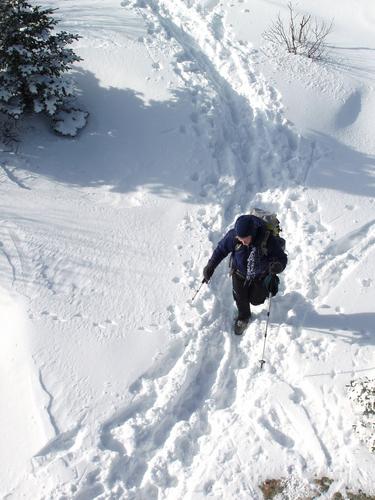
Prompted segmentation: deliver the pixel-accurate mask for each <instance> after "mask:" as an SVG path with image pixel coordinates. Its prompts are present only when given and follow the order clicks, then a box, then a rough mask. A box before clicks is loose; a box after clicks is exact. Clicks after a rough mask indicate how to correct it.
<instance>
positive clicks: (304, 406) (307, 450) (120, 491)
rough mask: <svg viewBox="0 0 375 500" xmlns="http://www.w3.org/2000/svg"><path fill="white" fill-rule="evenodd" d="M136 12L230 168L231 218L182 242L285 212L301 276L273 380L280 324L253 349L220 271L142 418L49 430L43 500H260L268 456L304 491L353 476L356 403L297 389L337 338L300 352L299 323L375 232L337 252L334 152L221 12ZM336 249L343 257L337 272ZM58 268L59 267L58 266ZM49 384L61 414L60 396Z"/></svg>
mask: <svg viewBox="0 0 375 500" xmlns="http://www.w3.org/2000/svg"><path fill="white" fill-rule="evenodd" d="M123 3H124V5H125V6H128V8H132V9H135V11H136V12H137V13H138V14H140V15H141V16H143V17H144V19H145V21H146V24H147V26H148V29H149V35H147V36H146V37H145V38H144V43H145V44H146V45H147V47H148V50H149V52H150V54H153V52H154V51H155V52H156V51H157V50H160V47H168V50H172V51H173V52H174V54H175V67H174V71H175V72H176V73H177V74H178V75H179V77H180V79H181V82H182V84H183V85H184V86H185V87H186V89H189V92H190V94H191V101H192V103H193V106H194V109H195V111H194V112H193V113H192V115H191V121H192V126H193V129H194V130H195V133H196V135H197V136H199V137H201V138H202V140H207V141H208V142H209V144H210V145H211V149H212V151H213V157H214V158H215V162H214V163H213V165H212V168H211V169H202V170H201V171H200V172H199V175H198V174H197V177H196V179H195V180H196V181H197V182H199V183H200V186H201V192H202V193H203V194H206V195H210V199H212V198H214V199H216V204H212V205H208V206H207V209H202V210H201V211H200V212H199V213H198V217H197V219H196V220H192V219H191V218H189V217H188V216H187V217H186V218H185V220H184V221H183V222H182V224H181V227H180V228H179V230H181V231H184V232H185V233H186V234H187V239H188V237H189V233H191V234H193V233H196V232H198V231H199V227H200V226H201V227H204V228H206V229H208V228H211V227H213V228H214V231H213V232H212V239H213V241H217V237H218V235H219V234H221V233H223V232H224V231H225V230H226V229H227V227H228V226H229V225H230V224H231V223H232V222H233V219H234V217H235V216H236V215H237V214H239V213H241V212H246V211H247V210H248V209H249V207H250V206H251V205H257V204H264V205H266V206H268V207H271V208H273V209H274V210H275V211H277V213H278V214H279V215H280V219H281V220H282V221H283V227H284V230H285V237H286V240H287V242H288V250H289V256H290V264H289V266H288V277H286V278H285V279H286V285H285V290H283V291H284V296H283V297H281V298H280V300H279V301H275V306H274V307H275V309H274V312H273V315H274V316H273V317H274V322H275V324H274V325H272V328H271V331H270V335H269V337H270V338H271V339H272V342H270V343H269V344H268V346H267V349H268V350H267V352H266V355H267V359H268V362H267V364H266V367H265V373H266V376H264V375H262V374H261V373H260V372H259V371H258V357H259V355H260V352H261V347H262V341H263V339H262V335H261V332H262V328H263V327H264V320H265V313H264V312H259V313H256V315H255V319H254V321H253V322H252V324H251V325H250V327H249V328H248V330H247V332H246V334H245V336H244V337H243V338H240V339H237V338H234V337H233V336H232V334H231V328H232V314H233V313H232V311H233V306H232V299H231V293H230V284H229V283H228V280H227V277H226V276H223V274H224V273H222V272H220V271H219V270H218V271H217V272H216V275H215V278H214V280H213V284H212V285H211V287H212V290H209V289H207V288H205V289H203V290H202V291H201V294H200V295H199V296H198V297H197V299H196V303H195V305H194V307H191V305H190V304H189V305H187V306H186V307H185V308H178V307H175V306H174V305H173V304H171V305H170V307H169V321H170V330H171V332H172V334H173V336H172V337H171V341H170V345H169V349H168V351H167V352H165V353H163V354H161V355H160V356H159V358H158V359H156V360H155V363H154V365H153V366H152V368H151V369H150V370H149V371H148V372H147V373H145V374H144V375H143V376H142V377H141V378H139V379H138V380H137V381H136V382H135V383H134V384H133V385H132V386H131V387H130V389H129V396H130V402H129V403H128V404H127V405H125V406H124V407H123V408H122V409H119V410H117V411H116V412H115V413H114V414H112V415H109V417H108V418H107V419H106V420H105V421H104V422H101V423H100V422H99V423H92V422H91V423H90V424H88V423H87V422H79V423H77V426H76V427H74V428H73V429H71V430H68V431H66V432H64V433H61V434H58V429H57V424H56V423H54V420H53V416H52V415H50V418H51V423H52V426H53V427H54V429H55V431H56V434H57V436H56V438H54V439H53V440H51V441H50V442H49V443H47V444H46V446H45V447H44V448H43V449H42V450H40V452H39V453H38V454H37V455H36V457H35V458H34V461H33V462H34V476H35V478H36V479H39V480H40V482H41V483H43V482H44V489H43V498H49V499H52V498H56V499H57V498H75V499H77V500H78V499H80V500H83V499H88V498H90V499H93V498H102V499H109V498H110V499H116V498H118V499H127V498H129V499H137V500H138V499H153V498H155V499H157V498H181V499H182V498H198V496H199V495H201V496H205V495H212V497H213V498H224V497H225V498H236V499H237V498H251V499H255V498H258V497H259V496H260V492H259V490H258V488H257V484H259V483H260V482H261V481H260V479H262V478H263V479H265V478H266V477H265V476H264V473H265V471H266V473H267V470H270V468H268V469H267V459H269V457H275V459H274V461H275V463H276V464H277V463H281V464H282V466H281V468H280V469H278V468H277V465H275V466H274V467H273V468H271V470H272V471H273V472H274V473H275V474H276V475H277V474H283V473H284V474H285V468H284V466H285V464H289V463H296V464H298V465H297V466H296V467H295V468H294V469H293V468H289V469H288V472H289V473H290V474H291V475H293V474H295V475H296V476H298V475H300V476H302V477H311V476H313V474H314V473H319V472H321V471H322V472H323V471H325V473H326V471H327V470H331V471H332V472H334V471H336V470H338V471H339V470H340V466H339V465H337V460H336V457H335V453H336V452H337V451H338V450H339V448H340V446H342V445H343V444H345V443H341V442H339V443H332V442H330V443H326V442H325V437H326V436H328V435H329V433H328V432H327V433H325V429H326V428H327V427H331V428H332V426H337V427H338V428H339V429H340V430H341V431H342V434H343V435H344V436H346V439H349V435H350V427H348V423H347V422H343V421H342V419H341V420H340V418H341V417H340V414H341V411H340V409H338V408H337V407H338V406H340V405H342V403H341V402H340V401H334V405H332V398H334V397H335V396H334V394H333V393H332V390H331V389H330V388H329V387H328V386H327V387H324V386H322V387H323V389H322V390H323V393H322V392H321V390H320V388H319V387H318V388H316V391H315V393H314V391H309V396H307V390H306V389H305V388H304V387H306V388H310V387H311V383H310V382H309V383H307V382H306V381H305V380H304V374H305V370H304V369H301V371H302V373H301V375H300V377H299V378H297V379H296V375H295V373H297V372H298V371H297V370H296V369H292V368H291V367H290V365H293V366H295V365H298V366H299V365H300V364H301V366H303V361H302V357H306V358H309V359H312V360H314V359H320V358H323V357H324V356H325V355H326V353H327V352H329V350H330V348H331V343H332V340H331V339H329V338H328V337H326V338H322V337H319V338H318V337H317V338H315V340H311V341H310V342H306V341H305V340H304V339H301V338H300V335H301V327H302V326H303V317H302V318H301V314H298V311H299V312H302V316H303V312H304V311H305V309H306V302H305V300H306V299H304V297H307V299H308V301H310V302H313V301H314V299H316V298H317V297H318V296H321V294H322V292H323V295H324V292H325V290H326V289H327V291H328V289H331V288H332V287H334V286H337V284H338V280H339V279H341V277H342V275H343V274H344V273H345V272H349V271H350V270H351V269H352V268H353V266H355V264H356V262H357V261H358V259H359V257H360V256H361V255H363V252H366V250H368V249H370V247H371V245H373V243H374V221H371V222H369V223H368V224H366V225H364V226H363V227H361V228H359V229H358V231H356V232H354V233H350V234H348V235H346V236H345V237H343V238H342V239H341V240H339V241H335V242H334V243H330V237H329V235H328V230H327V228H325V227H324V226H323V225H322V223H321V221H320V215H319V206H318V205H317V204H316V202H314V201H313V200H311V199H309V196H308V193H306V189H305V187H304V182H305V181H306V178H307V176H308V172H309V170H310V169H311V168H312V167H313V165H314V162H315V161H317V160H318V159H319V154H320V153H319V150H318V148H317V146H316V145H314V144H310V143H308V142H307V141H305V140H304V139H303V138H301V137H298V136H297V135H296V133H295V132H294V131H293V130H292V129H290V128H289V126H288V124H287V123H286V122H285V120H284V119H283V115H282V107H281V104H280V99H279V96H278V94H277V93H276V91H275V90H274V89H272V88H271V87H269V86H268V85H267V84H266V82H265V81H264V80H263V78H262V77H261V76H260V75H259V74H257V73H256V72H255V70H254V69H253V68H252V65H251V56H252V49H251V47H248V46H245V45H240V44H238V43H235V42H233V41H232V40H231V39H230V37H229V36H228V35H227V32H226V27H225V22H224V19H223V15H224V14H223V11H222V10H221V7H220V5H219V2H218V1H211V2H205V8H204V9H198V7H197V6H198V5H199V4H198V3H196V2H191V1H190V2H188V1H187V0H186V1H182V0H161V1H159V2H156V1H153V0H143V1H138V2H123ZM156 63H157V60H156V59H155V64H156ZM3 168H4V167H3ZM7 175H9V174H8V173H7ZM11 180H12V181H13V182H14V179H13V178H11ZM19 186H20V187H25V186H23V185H21V184H19ZM4 228H5V229H4ZM14 233H15V230H13V229H7V226H6V225H5V226H3V233H2V235H1V238H0V239H1V246H0V250H1V252H2V254H3V257H4V258H5V261H6V264H7V265H8V266H10V267H11V275H12V276H13V278H12V279H13V281H14V280H15V279H16V278H17V277H18V275H19V274H20V273H22V272H25V271H21V268H22V267H25V266H27V265H28V264H27V263H26V259H24V258H23V257H22V256H21V255H22V250H20V249H21V247H22V245H21V243H15V239H14V238H13V239H12V237H11V234H14ZM12 241H13V246H12ZM322 247H323V248H325V254H326V255H328V256H327V257H326V258H325V259H323V261H322V258H321V255H320V252H319V249H321V248H322ZM11 248H12V249H11ZM42 255H43V249H41V248H38V249H36V250H35V254H34V256H32V257H31V259H32V269H34V273H35V275H34V277H33V279H34V280H37V281H39V282H40V283H41V286H45V287H47V288H49V289H52V291H53V290H55V292H56V293H57V291H58V290H57V289H56V287H58V286H59V284H58V282H57V280H56V279H55V277H56V270H55V271H54V272H52V273H51V272H50V271H51V270H49V269H48V268H46V267H45V266H44V264H43V262H44V260H43V257H42ZM205 257H207V256H204V258H205ZM204 258H203V257H202V256H199V257H198V258H193V257H192V258H191V260H190V261H186V263H185V274H184V276H183V278H182V279H181V281H182V282H184V283H186V284H187V285H189V286H190V287H192V285H193V284H194V283H192V278H191V276H192V275H193V276H195V277H196V278H197V280H198V278H199V275H200V271H201V270H200V266H201V264H202V260H204ZM49 260H51V259H49ZM53 260H55V262H56V267H57V268H58V266H59V259H58V256H57V255H56V256H55V258H54V259H53ZM311 269H313V272H311ZM50 275H52V276H54V279H53V280H51V279H50V278H49V276H50ZM61 287H64V283H63V280H62V284H61ZM289 289H290V290H293V292H288V290H289ZM60 291H61V290H60ZM67 293H68V291H67ZM296 311H297V312H296ZM42 314H43V313H42ZM46 314H47V312H46ZM291 317H295V318H296V317H299V319H298V322H297V320H296V321H294V322H290V321H289V319H290V318H291ZM271 343H272V344H273V345H272V346H271V345H270V344H271ZM290 344H292V347H290ZM333 376H334V374H332V377H333ZM40 381H41V385H42V386H43V389H44V391H45V392H46V393H47V394H48V395H49V398H50V403H49V406H48V408H47V410H48V412H49V413H50V409H51V405H52V402H53V397H52V395H51V393H50V392H49V391H47V389H46V388H45V387H44V385H43V382H42V379H41V380H40ZM322 398H323V401H324V410H325V413H324V411H323V410H322V408H321V399H322ZM328 401H330V403H328ZM330 407H334V408H336V409H337V415H336V412H331V410H330V409H329V408H330ZM319 412H320V413H322V414H323V417H322V416H321V415H320V417H319V415H318V413H319ZM218 437H220V439H219V440H218ZM244 450H246V452H247V455H245V454H244ZM245 457H247V458H246V460H245ZM249 457H250V460H249ZM291 457H293V460H292V459H290V458H291ZM342 461H343V463H344V461H345V457H343V458H342ZM333 465H334V466H333ZM332 467H333V468H332ZM68 471H69V472H68ZM217 471H221V472H220V473H218V472H217ZM51 478H53V479H52V480H51Z"/></svg>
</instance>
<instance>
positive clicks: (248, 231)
mask: <svg viewBox="0 0 375 500" xmlns="http://www.w3.org/2000/svg"><path fill="white" fill-rule="evenodd" d="M234 231H235V233H236V236H237V239H238V240H239V241H240V242H241V243H242V244H243V245H246V246H247V245H250V243H251V242H252V240H253V239H254V237H255V235H256V233H257V226H256V224H255V223H254V221H253V218H252V216H251V215H241V216H240V217H238V219H237V220H236V223H235V225H234Z"/></svg>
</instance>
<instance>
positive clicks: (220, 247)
mask: <svg viewBox="0 0 375 500" xmlns="http://www.w3.org/2000/svg"><path fill="white" fill-rule="evenodd" d="M233 242H234V230H233V229H231V230H230V231H228V232H227V234H226V235H225V236H224V238H222V239H221V240H220V241H219V243H218V244H217V245H216V248H215V250H214V251H213V253H212V255H211V257H210V259H209V261H208V262H207V265H206V267H205V268H204V269H203V277H204V279H205V281H206V282H207V283H208V282H209V281H210V279H211V276H212V275H213V274H214V271H215V269H216V268H217V266H218V265H219V264H220V262H221V261H222V260H223V259H225V257H226V256H227V255H228V254H229V253H230V252H232V251H233Z"/></svg>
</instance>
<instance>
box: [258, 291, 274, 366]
mask: <svg viewBox="0 0 375 500" xmlns="http://www.w3.org/2000/svg"><path fill="white" fill-rule="evenodd" d="M271 299H272V293H271V292H270V294H269V296H268V300H269V306H268V312H267V323H266V331H265V332H264V343H263V353H262V359H260V360H259V363H260V369H262V368H263V365H264V364H265V362H266V361H265V359H264V351H265V349H266V338H267V330H268V324H269V322H270V312H271Z"/></svg>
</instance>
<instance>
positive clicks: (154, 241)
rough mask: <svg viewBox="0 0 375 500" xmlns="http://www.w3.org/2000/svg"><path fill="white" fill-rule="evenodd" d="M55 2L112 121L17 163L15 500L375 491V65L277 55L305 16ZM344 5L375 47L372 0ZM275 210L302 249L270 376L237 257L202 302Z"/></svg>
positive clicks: (7, 422)
mask: <svg viewBox="0 0 375 500" xmlns="http://www.w3.org/2000/svg"><path fill="white" fill-rule="evenodd" d="M42 3H43V5H53V6H56V5H58V7H59V8H60V10H59V14H58V15H59V17H61V20H62V21H61V27H63V28H64V29H67V30H71V31H74V32H76V31H77V32H79V33H80V35H82V38H81V40H80V41H79V42H78V43H77V45H76V50H77V52H78V53H79V55H80V56H81V57H83V58H84V62H83V63H82V66H81V67H80V68H77V74H76V78H77V82H78V84H79V86H80V88H81V90H82V96H81V97H80V100H81V103H83V104H84V106H85V107H86V108H87V109H88V110H89V111H90V119H89V125H88V127H87V128H86V129H85V130H84V131H83V132H82V134H81V135H80V136H79V137H78V138H77V139H72V140H65V139H64V140H63V139H61V138H58V137H55V136H53V135H51V134H50V132H49V131H48V130H47V128H46V127H45V124H44V123H43V122H42V121H35V120H34V119H32V120H29V121H28V122H27V123H24V125H23V129H22V137H23V140H22V143H21V145H20V147H19V149H18V151H17V154H15V153H14V151H11V150H8V151H3V152H1V153H0V166H1V168H0V170H1V180H2V184H1V186H0V188H1V218H2V224H1V233H0V241H1V246H0V250H1V253H0V270H1V276H2V288H1V289H0V297H1V302H2V304H3V306H2V310H3V311H4V312H3V314H2V317H1V320H0V326H1V331H2V337H3V340H2V358H3V361H2V366H3V367H4V368H2V370H3V372H4V374H3V376H2V386H1V393H0V395H1V401H2V403H3V402H5V401H7V402H8V406H6V405H5V404H4V403H3V404H2V410H1V420H0V421H1V423H2V429H3V430H4V431H5V432H4V435H5V436H6V441H4V444H3V443H1V444H2V446H1V449H2V450H4V449H11V450H13V451H12V453H11V454H3V453H2V455H1V459H2V467H1V471H2V472H1V481H0V484H1V486H0V488H1V490H0V491H1V494H2V495H3V496H7V498H11V499H18V498H30V499H35V498H45V499H52V498H56V499H58V498H59V499H60V498H74V499H93V498H101V499H112V498H113V499H114V498H119V499H122V498H124V499H125V498H134V499H152V498H170V499H176V498H179V499H180V498H181V499H182V498H191V499H197V498H203V497H205V496H209V497H211V498H218V499H219V498H228V499H232V498H233V499H234V498H236V499H237V498H249V499H257V498H262V493H261V490H260V489H259V485H260V484H261V483H262V482H263V481H264V480H266V479H273V478H287V479H288V485H287V489H286V490H285V492H284V496H286V497H287V498H297V497H298V496H300V495H303V494H306V495H307V494H308V491H309V487H310V486H309V485H311V484H313V480H314V478H316V477H321V476H328V477H330V478H332V480H333V483H332V484H331V486H330V490H329V492H328V495H331V496H332V494H333V493H334V492H336V491H339V490H342V491H343V490H344V489H345V487H346V486H347V487H349V488H351V489H352V490H358V489H359V488H362V489H363V490H365V491H367V492H368V493H372V494H374V493H375V491H374V489H373V485H372V479H371V478H372V471H373V468H374V466H375V457H374V456H373V455H371V453H370V452H369V451H368V450H367V449H366V447H365V445H363V444H362V443H361V442H360V441H359V439H358V437H357V436H356V435H355V433H354V432H353V429H352V426H353V425H354V424H355V423H356V415H355V412H354V411H353V408H352V407H351V403H350V401H349V399H348V398H347V397H346V392H347V390H346V385H347V384H348V383H349V382H350V380H351V379H353V378H357V377H358V376H362V375H369V376H371V375H372V376H373V375H374V370H375V368H374V366H375V363H374V342H373V324H374V316H375V313H374V308H373V271H374V267H373V255H374V254H373V252H374V247H373V242H374V215H373V214H374V211H373V208H374V207H373V200H374V197H373V195H374V192H373V176H374V142H373V139H372V137H371V133H370V125H371V122H370V117H371V113H370V111H369V109H368V108H369V106H370V105H371V103H372V102H373V95H372V94H371V90H372V82H373V73H372V69H371V58H370V57H368V59H366V60H365V61H363V60H362V62H361V64H362V65H363V66H361V68H366V71H367V72H366V75H365V76H364V75H363V71H362V70H361V71H358V72H355V73H354V72H353V74H349V75H348V74H344V73H343V72H342V71H340V68H338V69H337V67H336V68H335V67H331V66H328V65H327V64H326V65H322V64H319V65H317V64H313V63H307V62H306V61H304V60H301V59H297V58H294V59H292V58H291V57H288V56H283V55H282V54H281V53H279V52H278V51H276V50H275V49H273V48H272V47H269V46H267V45H264V44H263V42H262V41H261V38H260V34H261V32H262V30H263V29H264V28H265V27H266V26H267V25H268V24H269V22H270V20H271V19H272V17H274V16H275V15H277V12H278V9H279V8H280V9H282V8H284V3H280V6H279V5H278V4H277V5H274V2H261V1H260V0H259V1H253V2H246V0H244V1H238V2H233V3H232V4H225V5H223V4H221V3H220V2H218V1H215V0H206V1H203V0H202V1H198V0H190V1H188V0H142V1H140V0H139V1H124V2H122V4H120V2H118V1H117V0H106V1H105V2H103V1H99V0H96V1H94V2H92V1H90V2H88V1H87V0H80V1H79V2H77V1H75V2H73V1H72V0H59V1H58V2H47V1H43V2H42ZM335 3H336V2H335ZM343 3H344V4H345V8H343V9H342V10H340V17H339V28H338V30H337V32H336V33H335V34H336V36H337V41H332V44H334V45H335V46H336V51H337V50H343V51H349V52H350V51H352V52H353V51H354V50H355V49H356V48H358V51H359V52H360V53H361V54H363V53H365V54H367V53H370V49H371V47H367V44H369V45H371V43H372V40H373V38H372V36H373V35H372V32H371V31H370V27H369V26H368V23H369V19H370V18H371V16H373V17H374V8H373V6H372V5H371V3H369V2H367V1H365V0H361V2H359V4H360V7H361V8H360V9H358V10H356V11H355V12H353V9H352V8H351V6H350V2H349V1H346V2H343ZM303 5H305V6H306V8H308V9H312V11H313V13H316V14H317V15H325V16H327V17H330V16H331V14H332V13H331V8H330V10H329V11H328V10H327V11H325V10H324V4H323V2H315V3H314V5H313V4H312V2H308V1H307V0H306V1H305V2H303ZM337 5H338V3H336V7H337ZM340 5H341V3H340ZM362 13H363V14H362ZM248 18H250V20H251V21H250V23H249V25H248V24H247V19H248ZM351 18H353V21H352V22H353V23H354V26H356V27H357V29H356V33H357V38H356V37H355V36H354V35H351V38H350V40H349V39H348V38H346V31H345V27H346V26H348V23H349V22H350V21H351ZM361 36H363V37H364V41H362V39H361ZM346 44H350V48H347V49H343V48H342V49H339V47H346ZM361 47H362V48H361ZM363 47H365V48H363ZM343 54H344V52H343ZM345 54H347V52H346V53H345ZM345 54H344V55H343V56H341V57H342V58H343V60H345V57H346V56H345ZM341 63H342V60H341ZM342 64H343V63H342ZM358 64H359V63H358ZM367 64H368V66H367ZM348 66H349V65H348ZM348 72H349V70H348V71H347V73H348ZM264 75H265V76H264ZM276 89H280V91H281V93H280V92H279V91H278V90H276ZM284 105H285V106H286V108H284V107H283V106H284ZM319 117H322V119H320V118H319ZM291 122H294V123H295V126H293V124H292V123H291ZM253 205H259V206H262V207H265V208H271V209H273V210H275V211H277V213H278V214H279V216H280V220H281V221H282V225H283V228H284V233H285V237H286V239H287V246H288V252H289V265H288V268H287V271H286V272H285V273H284V275H283V280H282V287H281V293H280V294H279V295H278V296H277V298H276V299H275V301H274V303H273V310H272V317H271V323H272V324H271V330H270V332H269V338H268V340H269V343H268V346H267V351H266V359H267V364H266V366H265V369H264V370H263V372H260V371H259V364H258V359H259V357H260V354H261V349H262V342H263V338H262V333H263V329H264V325H265V319H266V305H265V306H263V307H259V308H257V310H256V311H255V315H254V321H253V322H252V324H251V325H250V327H249V328H248V330H247V332H246V334H245V336H244V337H243V338H240V339H238V338H234V337H233V335H232V333H231V329H232V319H233V314H234V310H233V303H232V298H231V289H230V283H229V280H228V277H227V272H226V271H227V270H226V266H225V264H222V265H221V267H220V268H219V269H218V270H217V271H216V273H215V276H214V278H213V279H212V283H210V286H209V287H206V286H205V287H204V288H203V289H202V291H201V293H200V294H199V295H198V297H197V298H196V300H195V302H194V304H192V303H191V300H190V299H191V297H192V295H193V293H194V290H195V289H196V288H197V287H198V286H199V283H200V281H201V270H202V267H203V266H204V264H205V263H206V261H207V258H208V257H209V255H210V253H211V251H212V247H213V245H215V244H216V242H217V241H218V239H219V238H220V235H221V234H222V233H223V232H224V231H226V230H227V228H229V227H230V226H231V224H232V223H233V221H234V220H235V218H236V216H237V215H239V214H240V213H242V212H246V211H248V210H249V209H250V207H251V206H253ZM9 319H11V321H9ZM7 378H8V380H11V382H9V383H4V380H6V379H7ZM10 384H11V385H10ZM30 387H32V392H31V391H30ZM23 422H24V425H23ZM5 447H6V448H5ZM20 448H22V452H20V453H17V450H18V449H20Z"/></svg>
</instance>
